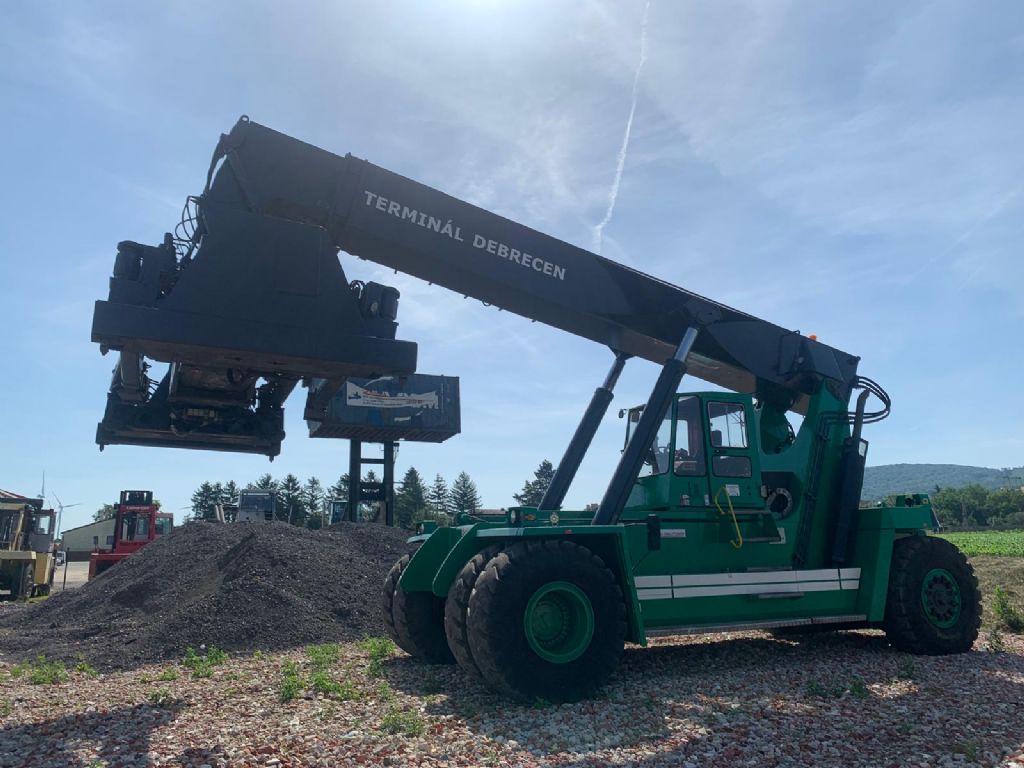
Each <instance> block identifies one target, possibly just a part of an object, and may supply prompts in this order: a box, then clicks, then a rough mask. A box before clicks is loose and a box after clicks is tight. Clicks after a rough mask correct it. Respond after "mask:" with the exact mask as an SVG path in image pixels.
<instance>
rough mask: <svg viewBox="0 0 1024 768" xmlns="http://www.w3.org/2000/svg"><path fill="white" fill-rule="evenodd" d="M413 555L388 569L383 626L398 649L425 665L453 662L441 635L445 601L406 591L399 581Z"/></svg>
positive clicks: (425, 593) (442, 632)
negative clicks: (423, 662)
mask: <svg viewBox="0 0 1024 768" xmlns="http://www.w3.org/2000/svg"><path fill="white" fill-rule="evenodd" d="M411 559H412V555H404V556H402V558H400V559H399V561H398V562H397V563H395V564H394V565H393V566H391V570H390V571H389V572H388V575H387V578H386V579H385V580H384V591H383V595H382V597H383V603H384V604H383V608H384V623H385V625H386V626H387V628H388V633H389V634H390V635H391V637H392V638H393V639H394V641H395V643H397V644H398V647H399V648H401V649H402V650H403V651H405V652H406V653H408V654H409V655H410V656H414V657H415V658H417V659H420V660H421V661H425V662H427V663H428V664H451V663H452V662H453V661H455V658H454V657H453V656H452V652H451V651H450V650H449V649H448V640H447V638H446V637H445V634H444V598H441V597H437V596H436V595H435V594H434V593H433V592H406V591H405V590H403V589H402V588H401V587H400V586H398V580H399V579H400V578H401V577H402V572H403V571H404V570H405V568H406V566H408V565H409V561H410V560H411Z"/></svg>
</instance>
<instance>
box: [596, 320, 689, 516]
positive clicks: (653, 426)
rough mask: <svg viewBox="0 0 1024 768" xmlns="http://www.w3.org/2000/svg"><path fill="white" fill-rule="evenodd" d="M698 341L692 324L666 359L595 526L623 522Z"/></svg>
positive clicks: (606, 495) (603, 500)
mask: <svg viewBox="0 0 1024 768" xmlns="http://www.w3.org/2000/svg"><path fill="white" fill-rule="evenodd" d="M696 340H697V329H696V328H693V327H690V328H687V329H686V333H684V334H683V340H682V341H680V342H679V346H678V348H677V349H676V353H675V354H674V355H673V356H672V357H670V358H669V359H668V360H666V361H665V366H664V367H663V368H662V369H661V374H660V375H659V376H658V380H657V381H656V382H655V383H654V389H652V390H651V396H650V398H648V400H647V405H646V406H644V411H643V413H642V414H641V416H640V421H639V422H638V423H637V425H636V430H635V431H634V432H633V435H632V437H630V439H629V444H628V445H627V446H626V449H625V450H624V451H623V452H622V458H621V459H619V465H618V466H617V467H616V468H615V473H614V474H613V475H612V479H611V482H609V483H608V489H607V490H606V491H605V492H604V498H603V499H601V504H600V506H599V507H598V508H597V512H595V513H594V519H593V521H592V523H593V525H614V524H615V523H617V522H618V521H619V516H620V515H621V514H622V510H623V509H624V508H625V506H626V500H627V499H628V498H629V493H630V491H631V490H632V488H633V483H635V482H636V478H637V475H639V474H640V468H641V467H642V466H643V462H644V453H645V452H646V451H647V450H648V449H649V448H650V446H651V440H653V439H654V435H655V434H657V432H658V428H659V427H660V426H661V422H662V420H663V419H664V418H665V414H666V413H668V409H669V406H670V405H671V404H672V398H673V397H674V396H675V393H676V390H677V389H679V382H681V381H682V380H683V376H684V375H685V374H686V358H687V356H688V355H689V354H690V350H691V349H692V348H693V343H694V341H696Z"/></svg>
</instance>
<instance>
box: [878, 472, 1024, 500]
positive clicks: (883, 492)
mask: <svg viewBox="0 0 1024 768" xmlns="http://www.w3.org/2000/svg"><path fill="white" fill-rule="evenodd" d="M973 484H977V485H980V486H982V487H984V488H988V489H990V490H991V489H995V488H1003V487H1005V486H1014V487H1020V486H1024V467H1015V468H1009V469H992V468H991V467H967V466H964V465H962V464H882V465H880V466H877V467H868V468H867V469H866V470H865V472H864V490H863V491H862V492H861V498H862V499H863V500H864V501H878V500H879V499H882V498H884V497H885V496H888V495H890V494H894V493H933V492H934V491H935V487H936V486H938V487H940V488H961V487H963V486H965V485H973Z"/></svg>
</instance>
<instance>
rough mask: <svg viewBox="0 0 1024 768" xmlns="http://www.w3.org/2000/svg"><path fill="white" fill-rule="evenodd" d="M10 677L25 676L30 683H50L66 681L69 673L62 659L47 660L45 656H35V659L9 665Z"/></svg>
mask: <svg viewBox="0 0 1024 768" xmlns="http://www.w3.org/2000/svg"><path fill="white" fill-rule="evenodd" d="M11 677H27V678H28V681H29V682H30V683H32V685H52V684H54V683H63V682H65V681H67V679H68V677H69V675H68V670H67V667H65V666H64V662H63V661H47V660H46V657H45V656H37V657H36V658H35V661H30V662H26V663H24V664H15V665H14V666H13V667H11Z"/></svg>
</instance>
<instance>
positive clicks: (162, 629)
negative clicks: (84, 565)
mask: <svg viewBox="0 0 1024 768" xmlns="http://www.w3.org/2000/svg"><path fill="white" fill-rule="evenodd" d="M408 535H409V533H408V531H402V530H398V529H394V528H387V527H384V526H379V525H367V524H360V523H347V524H341V525H339V526H332V527H331V528H330V529H328V530H322V531H310V530H306V529H303V528H298V527H295V526H291V525H287V524H285V523H267V524H245V523H239V524H231V525H218V524H216V523H199V522H197V523H190V524H187V525H184V526H182V527H180V528H176V529H174V530H173V531H172V532H170V533H168V534H167V535H166V536H163V537H161V538H159V539H157V540H156V541H154V542H153V543H151V544H149V545H148V546H146V547H145V548H144V549H142V550H140V551H139V552H138V553H136V554H135V555H133V556H131V557H130V558H128V559H126V560H124V561H122V562H121V563H119V564H118V565H116V566H114V567H113V568H111V569H110V570H109V571H107V572H105V573H103V574H101V575H100V576H99V577H98V578H96V579H95V580H93V581H91V582H89V583H87V584H85V585H83V586H82V587H81V588H79V589H76V590H70V591H68V592H65V593H61V594H56V595H53V596H52V597H51V598H49V599H48V600H45V601H43V602H41V603H38V604H35V605H31V606H28V607H22V608H15V607H7V608H5V609H4V610H3V611H2V612H0V660H2V661H8V662H16V661H20V660H24V659H27V658H35V657H37V656H38V655H40V654H44V655H46V656H47V657H48V658H51V659H61V660H65V661H69V662H74V661H76V660H79V659H84V660H85V661H87V662H88V663H89V664H91V665H93V666H94V667H96V668H98V669H103V670H109V669H124V668H130V667H133V666H138V665H140V664H145V663H150V662H153V661H158V660H161V659H168V658H179V657H180V656H181V654H182V653H183V652H184V650H185V649H186V648H187V647H189V646H192V647H195V648H198V647H199V646H200V645H206V646H217V647H218V648H222V649H225V650H229V651H253V650H256V649H263V650H275V649H286V648H294V647H297V646H303V645H308V644H310V643H320V642H337V641H345V640H356V639H359V638H361V637H364V636H367V635H380V634H383V625H382V622H381V618H380V607H379V606H380V588H381V585H382V584H383V582H384V577H385V576H386V574H387V571H388V569H389V568H390V567H391V565H392V564H393V563H394V561H395V560H397V559H398V558H399V557H401V555H402V554H403V553H404V552H406V551H408V546H407V545H406V544H405V540H406V538H408Z"/></svg>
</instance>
